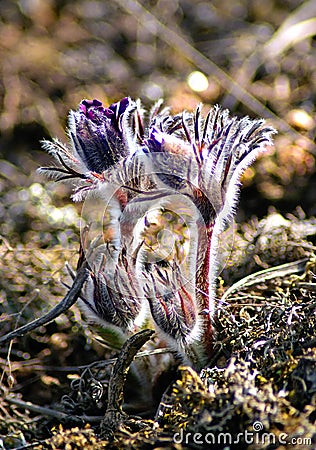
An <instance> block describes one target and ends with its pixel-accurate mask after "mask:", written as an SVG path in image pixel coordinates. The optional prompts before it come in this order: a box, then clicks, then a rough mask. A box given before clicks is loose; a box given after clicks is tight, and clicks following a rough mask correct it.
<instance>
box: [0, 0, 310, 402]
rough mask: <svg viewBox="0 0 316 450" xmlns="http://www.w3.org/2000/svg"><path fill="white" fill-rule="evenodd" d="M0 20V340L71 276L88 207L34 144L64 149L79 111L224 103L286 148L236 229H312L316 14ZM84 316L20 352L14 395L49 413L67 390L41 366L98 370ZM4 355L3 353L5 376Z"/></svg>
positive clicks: (255, 188) (78, 5) (39, 13)
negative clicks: (290, 222) (284, 225)
mask: <svg viewBox="0 0 316 450" xmlns="http://www.w3.org/2000/svg"><path fill="white" fill-rule="evenodd" d="M0 6H1V7H0V236H1V241H0V253H1V259H0V261H1V262H0V271H1V281H0V329H1V334H4V333H6V332H8V331H10V330H11V329H12V327H14V326H17V325H22V324H23V323H25V322H27V321H29V320H31V319H33V318H34V317H35V316H38V314H39V311H40V312H41V313H42V312H43V311H45V310H47V309H49V307H50V306H51V305H52V304H54V301H57V300H60V298H61V296H62V295H63V294H64V292H65V290H66V288H65V287H64V286H63V284H62V283H60V279H61V280H63V281H64V282H65V280H67V279H68V278H67V276H66V275H65V269H64V267H65V262H66V261H69V263H70V264H71V265H72V266H73V267H75V265H76V261H77V252H78V246H79V238H78V234H79V232H78V226H79V218H80V205H76V204H73V203H71V201H70V200H69V195H70V193H71V187H69V186H65V185H63V184H56V183H53V182H48V181H47V180H45V179H43V178H42V177H40V176H39V175H38V174H36V169H37V168H38V167H39V166H40V165H47V164H49V163H50V162H51V158H50V157H49V156H48V155H47V154H45V152H44V151H43V150H42V149H41V145H40V140H42V139H43V138H51V137H58V138H59V139H61V140H62V141H64V142H66V141H67V138H66V135H65V131H64V130H65V128H66V127H67V115H68V111H69V110H70V109H76V108H77V105H78V103H79V102H80V101H81V100H82V99H83V98H89V99H92V98H98V99H99V100H101V101H102V102H103V103H105V104H109V103H112V102H115V101H118V100H119V99H120V98H122V97H125V96H131V97H133V98H138V97H139V98H141V99H142V101H143V103H144V104H145V105H146V106H150V105H151V104H152V102H154V101H155V100H157V99H159V98H160V97H163V98H164V99H165V104H166V105H169V106H170V107H171V108H172V110H173V111H174V112H178V111H180V110H183V109H189V110H192V109H194V108H195V107H196V105H197V104H198V103H199V102H203V103H204V105H206V107H207V106H209V105H213V104H216V103H218V104H221V105H223V106H224V107H227V108H229V109H230V110H231V111H232V113H233V114H236V115H245V114H247V115H249V116H251V117H258V116H261V117H264V118H266V119H267V120H268V121H269V122H270V123H271V124H272V125H273V126H274V127H275V128H277V129H278V130H279V134H278V135H277V136H276V138H275V147H274V148H271V149H268V151H267V152H266V154H265V155H263V156H262V157H260V158H259V159H258V161H256V163H255V164H254V166H253V167H251V168H250V169H248V170H247V171H246V173H245V175H244V177H243V189H242V195H241V202H240V207H239V208H238V215H237V221H239V222H242V221H246V220H249V218H251V217H253V216H257V217H259V218H262V217H264V216H265V215H266V214H267V212H268V210H269V208H270V207H271V206H272V207H274V208H275V209H276V210H278V211H280V212H281V213H282V214H286V213H292V212H294V213H295V214H297V215H298V216H299V217H301V218H304V217H305V215H306V216H307V217H309V216H312V215H316V203H315V192H316V175H315V155H316V153H315V146H314V138H315V121H316V111H315V97H316V70H315V67H316V51H315V49H316V40H315V35H316V2H315V0H305V1H302V0H265V1H264V2H262V1H261V0H236V1H233V2H232V1H231V0H213V1H205V0H152V1H150V0H141V1H134V0H126V1H124V0H77V1H73V0H69V1H67V0H20V1H17V0H1V2H0ZM69 283H70V281H69V279H68V284H69ZM66 284H67V282H66ZM77 314H78V312H77V311H76V309H75V308H73V309H72V311H70V312H69V314H68V315H67V317H66V318H65V317H64V318H63V319H60V320H57V321H55V323H53V324H50V325H48V326H47V327H42V328H41V329H40V330H38V331H37V332H36V333H37V334H35V332H33V333H30V335H27V336H25V337H23V339H22V340H21V342H19V344H18V345H17V344H16V345H15V346H14V348H13V350H12V353H11V358H12V359H13V360H14V361H15V362H14V364H15V366H14V365H13V366H12V365H11V369H10V371H9V372H8V374H9V373H10V374H12V373H13V374H15V377H16V379H17V382H16V384H14V383H13V387H12V386H11V388H12V390H13V391H14V390H15V391H16V392H20V391H23V392H24V398H25V399H28V398H30V399H32V401H35V402H36V401H37V402H39V403H44V402H45V401H46V402H48V401H49V400H51V399H52V398H53V396H54V388H56V389H59V388H60V383H65V386H68V380H67V379H66V376H64V375H63V376H56V370H55V371H50V370H49V369H47V367H46V368H44V366H43V364H44V365H45V364H48V365H49V366H50V367H52V366H54V367H55V368H56V367H60V366H62V365H63V364H70V365H72V366H74V365H76V364H79V363H82V362H83V360H84V361H85V362H86V363H87V362H89V361H92V360H95V353H92V352H91V353H90V351H91V341H90V344H89V345H88V344H87V342H88V341H87V340H86V338H83V336H82V333H81V331H82V330H81V329H80V326H81V325H79V324H78V323H79V322H80V320H78V315H77ZM69 331H71V333H70V334H69ZM82 348H85V349H86V352H85V353H84V355H83V354H82V352H81V353H80V351H79V352H78V349H82ZM58 350H62V351H61V352H59V351H58ZM94 351H95V349H94ZM97 351H98V349H97ZM6 355H7V349H4V351H3V352H2V355H0V356H1V358H3V359H1V361H0V362H2V363H3V367H4V368H6V369H5V370H7V368H8V365H7V361H6ZM14 371H15V372H14ZM11 381H12V380H11ZM11 381H10V383H11ZM10 383H9V382H8V384H10ZM11 384H12V383H11ZM47 386H49V387H50V389H47Z"/></svg>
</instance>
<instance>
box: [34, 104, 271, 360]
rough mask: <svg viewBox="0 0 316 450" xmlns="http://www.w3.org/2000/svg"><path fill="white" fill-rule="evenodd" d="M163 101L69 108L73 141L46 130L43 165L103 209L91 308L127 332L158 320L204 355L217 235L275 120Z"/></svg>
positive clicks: (89, 252)
mask: <svg viewBox="0 0 316 450" xmlns="http://www.w3.org/2000/svg"><path fill="white" fill-rule="evenodd" d="M161 103H162V102H158V103H157V104H156V105H154V107H153V108H152V109H151V111H150V112H149V113H146V112H145V111H144V110H143V109H142V107H141V104H140V102H135V101H133V100H131V99H130V98H124V99H122V100H121V101H120V102H118V103H115V104H112V105H110V106H109V107H108V108H105V107H104V106H103V105H102V103H101V102H100V101H98V100H91V101H90V100H83V101H82V102H81V104H80V105H79V108H78V110H77V111H75V112H71V113H70V118H69V131H68V134H69V137H70V144H71V145H70V147H68V146H65V145H64V144H62V143H61V142H59V141H58V140H53V141H52V142H48V141H44V148H45V149H46V150H48V151H49V152H50V153H51V154H53V155H54V156H55V157H56V159H57V160H58V161H59V166H58V167H49V168H42V169H41V171H42V172H45V173H46V174H50V175H52V176H54V177H55V178H56V179H57V180H64V179H71V180H72V181H73V184H74V194H73V199H74V200H85V205H86V206H87V205H89V206H90V208H87V210H88V211H90V212H91V211H92V210H97V211H98V214H99V215H101V217H102V220H101V221H99V222H100V223H101V222H102V226H101V228H100V227H99V228H98V227H94V225H95V224H94V223H93V219H91V217H92V216H93V214H90V213H89V214H88V215H89V216H90V225H89V227H90V228H89V227H86V228H85V229H84V232H83V233H82V246H83V251H84V252H85V258H87V260H88V262H89V265H90V268H91V273H90V277H89V280H88V282H87V283H86V286H85V288H84V290H83V292H82V296H81V300H80V303H81V305H82V307H83V309H84V310H85V311H86V313H87V315H88V316H89V317H90V318H92V319H93V320H94V321H96V322H101V323H102V324H104V325H105V326H110V327H112V328H113V329H115V330H116V331H118V332H119V333H121V335H122V336H123V337H125V336H127V335H128V333H132V332H133V331H135V330H137V329H138V328H139V327H141V326H142V324H143V323H146V325H148V320H152V321H153V323H154V324H155V326H156V328H157V330H158V332H159V333H160V335H161V337H162V339H164V340H166V341H167V342H168V343H169V345H172V346H173V347H174V348H175V349H176V350H177V351H178V352H179V353H180V354H181V355H182V356H183V358H184V359H185V360H186V361H187V362H190V363H191V364H193V365H196V366H201V365H202V364H203V363H204V362H205V361H206V359H207V357H208V356H209V355H210V353H211V349H212V340H213V334H214V333H213V326H212V315H213V313H214V303H215V282H216V277H217V276H218V256H219V255H218V253H219V248H218V237H219V235H220V233H221V232H222V231H223V229H224V228H225V226H226V225H227V224H228V223H229V222H230V221H231V219H232V218H233V215H234V212H235V208H236V205H237V201H238V195H239V187H240V177H241V175H242V173H243V171H244V170H245V169H246V168H247V167H248V166H249V165H250V164H251V163H252V162H253V161H254V160H255V158H256V157H257V155H258V154H259V153H260V152H261V151H263V150H264V149H265V147H266V146H267V145H271V144H272V141H271V137H272V135H273V133H275V130H274V129H273V128H271V127H269V126H267V125H265V122H264V120H263V119H259V120H257V119H255V120H251V119H249V118H248V117H243V118H237V117H231V116H230V114H229V112H228V111H227V110H222V109H221V108H220V107H219V106H214V107H212V108H211V109H210V111H209V112H208V114H207V115H206V116H203V115H202V112H201V109H202V108H201V106H200V105H199V106H198V107H197V109H196V111H195V112H194V113H190V112H186V111H184V112H182V113H181V114H176V115H172V114H171V113H170V112H169V110H168V109H167V108H164V109H162V108H161ZM92 204H93V207H92V206H91V205H92ZM98 214H97V216H98ZM105 218H106V220H105ZM91 227H92V228H93V227H94V228H93V229H94V231H96V230H97V232H94V234H93V233H92V235H93V236H92V235H91V236H90V234H91V233H90V231H89V230H91ZM89 233H90V234H89ZM92 237H93V238H92Z"/></svg>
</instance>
